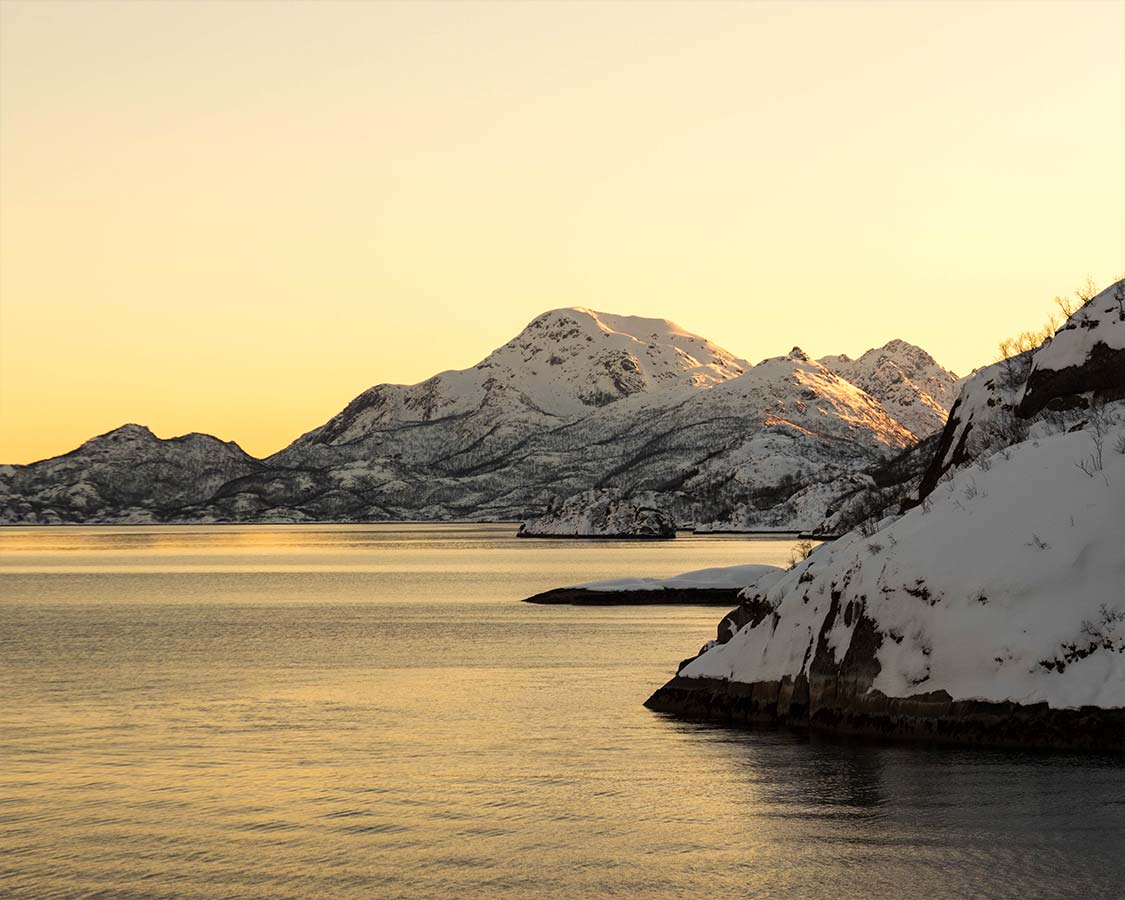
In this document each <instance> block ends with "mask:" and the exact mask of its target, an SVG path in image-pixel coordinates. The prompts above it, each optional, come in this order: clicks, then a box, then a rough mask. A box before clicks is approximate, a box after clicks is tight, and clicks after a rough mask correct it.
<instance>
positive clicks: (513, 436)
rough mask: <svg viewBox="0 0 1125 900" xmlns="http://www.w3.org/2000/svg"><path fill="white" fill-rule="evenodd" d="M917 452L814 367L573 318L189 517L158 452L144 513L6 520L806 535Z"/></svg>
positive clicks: (669, 328)
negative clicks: (715, 525)
mask: <svg viewBox="0 0 1125 900" xmlns="http://www.w3.org/2000/svg"><path fill="white" fill-rule="evenodd" d="M904 346H906V345H904ZM899 355H900V356H902V357H903V358H905V356H906V355H907V354H906V353H905V351H904V352H902V353H900V354H899ZM896 358H897V357H896ZM927 358H928V357H927ZM911 371H913V370H911ZM900 388H901V389H906V388H903V387H902V386H901V385H900ZM153 440H155V438H154V439H153ZM212 440H213V439H212ZM913 440H914V435H913V433H912V430H911V429H910V428H908V427H906V426H904V425H903V424H902V423H900V422H899V421H897V420H896V419H895V418H894V417H893V416H892V415H890V414H889V413H888V412H887V409H886V406H885V404H883V403H880V402H879V400H878V399H876V398H875V397H872V396H871V395H870V394H869V393H867V392H866V391H864V390H862V389H860V388H859V387H857V386H856V385H855V384H853V383H852V382H850V381H848V380H847V379H845V378H842V377H841V376H840V375H838V374H836V373H835V372H833V371H831V370H830V369H829V368H828V367H826V366H824V365H822V364H821V363H818V362H816V361H815V360H812V359H810V358H809V357H808V355H807V354H805V353H803V352H802V351H801V350H799V349H797V348H794V350H793V351H792V352H791V353H789V354H787V355H785V356H782V357H775V358H772V359H767V360H764V361H763V362H761V363H759V364H758V365H756V366H751V365H750V364H749V363H748V362H747V361H746V360H743V359H740V358H738V357H736V356H734V355H733V354H731V353H729V352H728V351H726V350H724V349H723V348H721V347H719V346H717V345H715V344H713V343H711V342H710V341H708V340H706V339H705V338H702V337H700V336H698V335H693V334H690V333H688V332H686V331H684V330H683V329H682V328H680V327H678V326H677V325H675V324H674V323H671V322H668V321H666V320H663V319H647V318H640V317H635V316H618V315H611V314H607V313H601V312H595V311H592V310H588V309H582V308H573V309H558V310H552V311H550V312H547V313H544V314H542V315H540V316H537V317H536V318H535V319H534V320H533V321H532V322H531V323H530V324H529V325H528V326H527V327H526V328H525V329H524V330H523V331H522V332H521V333H520V334H519V335H518V336H516V337H515V338H514V339H512V340H511V341H509V342H508V343H506V344H505V345H504V346H502V347H500V348H499V349H497V350H496V351H494V352H493V353H491V354H489V355H488V356H487V357H485V358H484V359H483V360H482V361H481V362H480V363H478V364H477V365H475V366H473V367H472V368H470V369H465V370H460V371H448V372H442V373H441V374H439V375H435V376H434V377H432V378H430V379H428V380H426V381H424V382H422V383H420V384H416V385H410V386H404V385H390V384H384V385H378V386H376V387H373V388H371V389H369V390H367V391H365V392H364V393H362V394H360V395H359V396H358V397H356V398H355V399H354V400H353V401H352V402H351V403H349V404H348V405H347V406H346V407H345V408H344V409H343V410H342V411H341V412H340V413H339V414H338V415H336V416H334V417H333V418H332V419H330V420H329V421H328V422H326V423H325V424H324V425H323V426H321V427H319V428H317V429H314V430H313V431H310V432H309V433H307V434H305V435H303V436H302V437H300V438H298V439H297V440H296V441H294V443H293V444H291V445H290V446H289V447H287V448H285V449H284V450H282V451H281V452H280V453H278V454H275V455H274V456H272V457H270V458H269V459H266V460H263V461H256V460H250V459H249V458H248V457H246V458H245V459H243V460H242V464H241V465H239V466H235V467H233V468H231V470H230V475H229V477H228V478H226V479H224V480H221V481H218V482H217V483H215V479H213V478H210V477H209V478H208V479H204V480H203V481H198V483H197V484H196V485H195V486H193V487H192V488H191V489H190V490H188V489H187V488H186V487H185V489H184V492H183V495H182V497H179V498H178V499H177V498H176V497H168V496H165V494H166V493H167V492H166V491H163V489H161V491H162V492H157V493H159V497H157V496H156V495H155V494H154V495H153V496H152V497H149V493H146V492H149V488H148V487H147V486H146V483H145V479H143V478H141V477H140V476H139V475H138V474H137V473H139V472H143V471H145V465H148V462H149V457H150V456H151V452H152V451H153V448H155V447H156V446H158V445H157V444H151V445H150V444H146V443H145V442H141V443H138V444H130V445H122V446H121V448H120V450H119V453H118V455H119V457H120V458H119V459H117V460H116V463H117V465H118V468H117V469H116V470H115V471H117V472H119V474H120V478H121V479H123V480H122V482H121V484H122V486H123V487H122V491H121V493H123V494H129V495H130V496H132V495H133V494H136V495H138V496H144V497H149V499H146V500H145V501H144V502H143V503H140V504H138V503H133V502H130V503H128V504H127V505H126V506H122V505H119V504H117V503H116V502H115V501H114V500H113V499H112V497H110V496H109V495H106V498H104V499H105V502H100V501H99V502H98V503H94V504H91V505H89V506H88V507H86V509H85V511H83V510H82V509H81V508H79V507H75V506H73V505H66V506H61V507H59V508H57V509H52V508H51V507H50V505H49V503H46V501H44V502H40V501H39V500H37V501H36V502H35V503H34V504H31V505H30V506H29V505H27V503H26V502H25V501H30V498H29V497H26V496H24V491H23V488H22V487H20V486H19V485H26V484H28V482H27V480H26V478H24V480H22V481H19V483H18V484H16V483H15V482H13V483H12V484H14V485H15V487H12V488H11V489H10V491H9V494H10V496H11V498H13V499H12V502H11V503H9V504H8V512H7V513H5V515H6V516H7V518H6V521H43V520H44V518H50V517H51V516H58V517H61V518H62V519H64V520H66V521H120V520H122V517H125V518H128V516H129V515H131V513H127V512H126V510H127V509H129V508H132V507H138V506H139V507H140V508H142V509H143V510H147V512H145V513H144V516H149V515H154V516H157V517H158V518H162V520H164V521H199V522H216V521H217V522H221V521H269V522H279V521H294V522H300V521H379V520H389V519H422V520H450V519H492V520H506V519H524V518H527V517H529V516H536V515H539V514H541V513H542V512H543V511H545V510H546V509H547V508H548V507H549V506H551V505H552V504H553V505H554V506H555V507H556V508H557V507H558V506H559V504H560V503H561V501H563V500H565V499H566V498H569V497H571V496H573V495H576V494H580V493H582V492H585V491H592V490H596V491H609V492H612V493H613V494H614V495H615V496H617V497H620V498H624V499H629V498H632V497H635V496H638V495H641V494H644V495H645V496H648V497H655V498H657V500H658V506H659V507H660V508H661V509H663V510H666V511H667V512H668V513H669V514H670V515H672V516H674V517H675V519H676V521H677V522H678V523H679V524H681V525H685V524H691V523H695V522H726V521H732V520H733V519H734V518H737V519H738V522H739V523H740V524H741V525H743V526H746V527H762V528H773V529H792V528H806V527H811V526H812V525H815V524H816V523H817V522H819V521H820V519H821V518H823V516H824V513H825V511H826V509H827V508H828V506H829V505H830V502H831V500H832V496H830V495H831V493H832V492H831V491H830V490H828V489H827V488H825V487H824V485H825V483H830V482H834V481H835V480H837V479H839V478H842V477H846V476H849V475H851V474H853V473H856V472H859V471H861V470H863V469H865V468H867V467H869V466H871V465H872V464H875V463H878V462H879V461H881V460H883V459H884V458H886V457H887V456H888V455H892V454H894V453H895V452H897V451H898V450H900V449H901V448H903V447H904V446H906V445H908V444H910V443H911V442H912V441H913ZM215 443H216V444H219V443H220V442H217V441H216V442H215ZM239 452H241V451H239ZM242 456H243V457H244V456H245V455H244V454H243V455H242ZM133 463H144V465H140V466H138V467H136V468H134V467H133ZM35 465H36V466H42V465H43V464H35ZM26 468H28V467H14V468H13V469H12V471H21V470H23V469H26ZM79 468H80V467H79ZM37 471H42V472H43V474H44V476H45V477H47V478H48V479H49V478H50V476H49V472H50V471H51V470H50V469H49V468H48V469H43V470H37ZM76 471H77V470H76ZM193 472H194V470H193V469H192V468H191V467H190V466H188V467H186V468H185V469H184V470H183V473H184V475H183V477H184V478H185V479H192V480H193V481H196V480H197V479H195V476H194V474H193ZM60 475H61V476H62V480H61V481H60V482H58V483H52V485H51V486H50V487H51V490H52V491H53V492H54V493H50V494H44V493H43V491H45V490H46V489H47V487H46V482H43V484H42V485H40V486H38V487H35V492H36V493H37V495H42V496H41V499H43V498H47V497H49V496H56V495H57V494H58V493H59V492H60V491H65V490H68V489H69V488H70V487H72V486H73V482H74V479H73V478H72V479H71V481H69V482H68V481H67V480H66V478H67V477H70V476H67V475H66V473H60ZM21 477H23V476H21ZM77 477H78V476H75V478H77ZM103 493H104V492H103ZM111 493H112V492H111ZM181 501H182V502H181ZM177 502H179V503H180V505H179V506H177V505H176V503H177ZM21 504H23V505H21ZM574 507H575V504H571V506H570V507H568V508H574Z"/></svg>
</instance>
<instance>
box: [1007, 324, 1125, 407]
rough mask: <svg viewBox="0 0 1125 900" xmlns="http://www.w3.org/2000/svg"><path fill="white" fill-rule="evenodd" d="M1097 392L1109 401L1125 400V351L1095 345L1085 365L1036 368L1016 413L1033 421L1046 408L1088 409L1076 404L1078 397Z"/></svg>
mask: <svg viewBox="0 0 1125 900" xmlns="http://www.w3.org/2000/svg"><path fill="white" fill-rule="evenodd" d="M1087 391H1094V392H1095V393H1096V394H1097V395H1100V396H1101V397H1102V399H1104V400H1106V401H1110V400H1119V399H1121V398H1122V397H1125V349H1121V350H1115V349H1112V348H1110V347H1108V346H1106V345H1105V344H1102V343H1098V344H1095V345H1094V346H1093V348H1092V349H1091V351H1090V355H1089V356H1087V357H1086V361H1085V362H1084V363H1083V364H1082V365H1078V366H1068V367H1067V368H1065V369H1035V370H1034V371H1032V373H1031V375H1030V376H1029V377H1028V379H1027V388H1026V389H1025V390H1024V395H1023V400H1021V401H1020V405H1019V407H1018V408H1017V413H1018V414H1019V415H1020V416H1021V417H1023V418H1025V419H1026V418H1030V417H1031V416H1033V415H1035V414H1036V413H1038V412H1039V411H1040V410H1043V409H1068V408H1073V407H1075V406H1078V405H1080V406H1082V407H1085V406H1086V402H1085V401H1084V400H1083V402H1081V404H1078V403H1075V400H1076V399H1078V398H1077V397H1076V395H1079V394H1083V393H1086V392H1087Z"/></svg>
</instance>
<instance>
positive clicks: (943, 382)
mask: <svg viewBox="0 0 1125 900" xmlns="http://www.w3.org/2000/svg"><path fill="white" fill-rule="evenodd" d="M820 361H821V363H822V364H823V365H825V366H827V367H828V368H829V369H831V370H832V371H833V372H835V373H836V374H837V375H839V376H841V377H842V378H846V379H847V380H848V381H850V382H851V383H852V384H854V385H856V387H860V388H863V390H865V391H867V393H869V394H870V395H871V396H872V397H874V398H875V399H876V400H878V401H879V402H880V403H882V404H883V408H884V409H886V410H887V412H888V413H890V415H892V416H893V417H894V418H895V419H897V420H898V421H899V422H900V423H901V424H903V425H904V426H906V427H907V428H909V429H910V430H911V431H912V432H914V434H915V435H917V436H918V437H919V438H924V437H926V436H927V435H930V434H933V433H934V432H935V431H940V430H941V427H942V426H943V425H944V424H945V417H946V415H948V413H949V407H950V406H952V405H953V401H954V400H955V399H956V397H957V390H958V388H959V386H960V380H959V379H958V377H957V376H956V375H954V374H953V373H952V372H950V371H949V370H948V369H946V368H943V367H942V366H940V365H939V364H938V363H937V361H936V360H935V359H934V358H933V357H932V356H930V354H928V353H927V352H926V351H925V350H923V349H922V348H921V347H916V346H914V345H913V344H908V343H907V342H906V341H899V340H895V341H891V342H889V343H887V344H885V345H884V346H882V347H876V348H875V349H873V350H868V351H867V352H866V353H864V354H863V356H861V357H860V358H859V359H851V358H850V357H848V356H846V355H841V356H825V357H824V358H823V359H821V360H820Z"/></svg>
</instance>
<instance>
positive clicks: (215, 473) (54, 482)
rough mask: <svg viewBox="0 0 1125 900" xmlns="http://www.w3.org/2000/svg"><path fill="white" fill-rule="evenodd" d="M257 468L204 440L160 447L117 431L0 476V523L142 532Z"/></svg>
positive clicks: (154, 440) (152, 438)
mask: <svg viewBox="0 0 1125 900" xmlns="http://www.w3.org/2000/svg"><path fill="white" fill-rule="evenodd" d="M260 468H261V463H260V462H258V461H257V460H255V459H254V458H253V457H251V456H249V455H247V454H246V453H245V452H243V450H242V449H241V448H240V447H239V446H238V445H237V444H235V443H233V442H224V441H220V440H218V439H217V438H213V437H211V436H210V435H206V434H187V435H184V436H182V437H176V438H171V439H168V440H163V439H161V438H158V437H157V436H156V435H154V434H153V433H152V432H151V431H149V430H148V429H147V428H144V427H143V426H141V425H123V426H122V427H120V428H117V429H115V430H113V431H110V432H108V433H106V434H103V435H99V436H98V437H95V438H91V439H90V440H88V441H87V442H86V443H84V444H83V445H82V446H81V447H79V448H78V449H76V450H73V451H71V452H70V453H67V454H65V455H63V456H56V457H53V458H52V459H45V460H42V461H40V462H36V463H31V464H30V465H26V466H4V467H3V470H2V471H0V521H4V522H8V523H18V524H62V523H68V522H100V523H129V524H146V523H149V522H153V521H161V520H162V519H163V518H164V517H165V516H166V515H168V514H169V513H172V512H173V511H176V512H178V511H182V510H184V509H189V508H190V507H192V506H193V505H195V504H199V503H202V502H203V501H206V500H210V499H211V498H212V497H213V496H214V495H215V492H216V491H217V490H218V489H219V488H220V487H221V486H222V485H224V484H227V483H229V482H230V481H231V479H236V478H239V477H242V476H244V475H248V474H249V473H251V472H254V471H256V470H258V469H260Z"/></svg>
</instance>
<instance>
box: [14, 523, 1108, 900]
mask: <svg viewBox="0 0 1125 900" xmlns="http://www.w3.org/2000/svg"><path fill="white" fill-rule="evenodd" d="M114 531H115V530H99V533H98V534H97V535H94V536H87V535H83V534H80V533H78V532H68V533H67V534H65V535H61V536H60V535H57V534H47V533H45V534H44V538H43V539H44V542H46V544H47V545H53V546H55V548H56V549H55V550H54V551H50V552H53V553H54V554H56V555H57V557H58V558H63V557H65V558H68V559H69V560H70V562H67V563H59V562H58V559H57V558H56V559H55V560H54V562H49V561H47V556H48V555H49V551H47V550H45V549H44V546H43V545H40V544H37V539H36V535H35V534H31V535H22V536H19V537H18V538H17V539H15V540H12V539H11V534H12V532H3V533H2V534H0V543H2V544H3V546H4V550H3V554H4V556H5V563H4V564H5V566H7V565H8V564H9V563H10V560H9V559H8V558H7V557H8V553H9V551H10V550H11V549H12V548H13V547H14V548H15V549H14V554H15V555H16V557H18V560H17V562H16V563H15V568H17V569H18V570H19V571H17V572H12V571H10V570H9V569H4V570H3V571H2V572H0V586H2V587H3V594H2V598H3V599H2V600H0V697H2V698H3V702H2V703H0V760H3V765H2V766H0V823H2V827H0V860H2V863H0V895H2V896H5V897H9V896H10V897H27V898H36V900H40V898H54V897H72V896H86V895H94V894H99V893H100V894H101V895H102V896H111V897H114V898H119V897H120V898H141V897H145V898H172V897H177V898H178V897H201V898H221V897H246V896H250V897H271V898H273V897H277V898H307V897H340V898H371V897H408V898H433V897H464V898H492V897H512V898H517V897H518V898H523V897H550V898H572V897H602V896H610V897H613V896H616V897H655V898H664V897H669V898H670V897H687V896H693V897H694V896H699V895H700V894H703V895H706V896H715V897H743V896H763V897H811V898H821V897H824V898H828V897H831V898H840V897H845V898H847V897H855V898H858V897H871V896H887V897H892V896H893V897H919V898H921V897H927V898H930V897H964V896H990V897H1000V896H1012V897H1017V896H1018V897H1024V896H1030V895H1037V894H1045V893H1051V892H1053V893H1054V894H1055V895H1057V896H1067V895H1071V896H1073V895H1075V894H1076V893H1078V892H1081V893H1082V894H1083V895H1084V896H1087V897H1096V896H1103V895H1105V894H1104V891H1105V888H1106V886H1107V885H1115V884H1119V883H1120V879H1121V878H1122V877H1123V876H1125V871H1123V867H1122V863H1121V860H1120V854H1119V848H1120V846H1121V845H1122V842H1123V840H1125V809H1123V807H1122V804H1121V803H1120V798H1121V797H1122V796H1125V769H1123V767H1122V765H1121V762H1120V760H1116V761H1115V760H1105V759H1096V758H1094V759H1091V758H1083V757H1067V756H1047V757H1039V756H1029V755H1021V754H1001V753H984V754H972V753H963V752H957V751H949V750H939V751H933V750H925V749H920V748H913V747H907V748H904V747H885V746H875V745H865V744H850V743H836V742H825V741H809V740H808V738H807V737H805V736H802V735H799V734H793V733H790V732H788V731H770V730H766V731H757V732H743V731H734V730H728V729H723V728H716V727H712V726H708V725H703V724H694V723H686V722H680V721H676V720H673V719H668V718H665V717H662V716H659V715H655V714H652V713H650V712H648V711H647V710H645V709H644V708H643V707H642V706H641V702H642V701H643V700H644V698H645V697H646V696H647V694H648V693H649V692H650V691H651V690H652V689H653V688H655V687H656V686H657V685H659V684H660V683H661V682H662V681H663V680H664V679H665V678H666V677H667V676H668V675H669V674H670V673H671V672H672V671H674V669H675V664H676V662H677V661H678V660H679V659H680V658H682V657H683V656H685V655H688V654H690V653H691V652H693V651H694V650H695V649H696V648H697V647H698V645H699V644H700V643H702V642H703V641H704V640H705V639H707V638H709V637H710V636H711V635H712V634H713V630H714V626H715V623H716V620H717V619H718V617H719V615H720V614H721V610H716V609H714V608H691V607H681V608H648V609H646V608H635V607H634V608H593V609H582V608H573V607H534V606H529V605H527V604H520V603H518V602H514V601H515V600H516V599H517V598H518V597H521V596H524V595H526V594H529V593H533V592H535V591H537V590H541V589H542V588H543V587H546V586H550V585H552V584H558V583H565V582H567V581H570V582H573V581H577V580H581V579H583V578H587V577H590V578H593V577H603V576H604V577H608V575H610V574H641V573H643V572H644V571H645V569H644V568H641V567H649V569H648V571H653V570H655V571H658V572H659V571H667V572H669V573H670V572H674V571H678V570H682V569H688V568H692V567H698V566H702V565H714V564H723V563H736V562H747V561H761V560H760V558H759V557H760V556H761V555H769V554H775V555H777V554H780V555H782V556H783V557H787V555H788V552H789V543H788V542H777V541H746V540H742V541H733V540H718V539H711V540H698V541H688V542H684V544H683V545H680V544H676V543H663V544H656V545H648V546H647V547H639V546H638V545H627V546H626V545H605V544H601V545H595V546H591V547H577V546H575V545H573V544H570V543H568V542H562V543H557V544H545V543H543V542H515V541H514V540H513V539H511V538H510V530H508V531H507V532H501V531H499V530H498V529H490V528H487V527H486V528H482V529H475V528H466V529H437V530H435V531H434V532H431V533H425V529H423V530H422V531H421V532H419V531H418V530H412V529H406V530H405V534H404V533H400V532H394V531H393V530H391V529H388V530H387V531H388V533H387V534H385V535H383V537H382V538H380V537H379V535H378V534H377V533H376V534H375V535H374V536H372V534H370V533H367V532H365V531H362V530H361V531H360V532H359V533H358V535H357V533H356V532H354V531H352V530H342V531H341V532H340V533H338V534H335V535H334V534H333V531H332V530H331V529H328V530H324V529H316V530H311V531H310V532H308V533H304V534H302V533H298V532H299V530H294V531H281V532H280V533H279V532H278V531H277V530H272V529H271V530H268V531H265V532H263V534H261V535H258V534H257V533H256V532H254V531H252V530H251V531H250V532H249V534H247V533H245V532H243V533H238V532H235V531H230V532H228V531H227V530H225V529H223V530H220V531H218V532H217V533H216V532H214V530H212V532H208V533H206V534H204V535H201V534H198V533H189V534H187V535H184V536H181V535H179V534H176V533H174V532H158V533H156V534H155V535H154V534H152V533H148V532H142V533H140V534H139V535H134V534H131V533H123V534H114V533H113V532H114ZM375 532H378V529H376V530H375ZM326 535H327V536H326ZM10 541H11V542H10ZM52 542H55V543H54V544H52ZM356 544H359V545H362V547H363V549H362V550H356V549H354V546H355V545H356ZM411 545H413V546H411ZM101 546H114V547H116V548H117V550H116V552H118V553H119V554H120V555H119V556H118V557H115V558H109V557H104V556H102V555H101V554H100V550H98V549H96V548H99V547H101ZM357 553H368V554H370V555H371V556H372V557H373V559H372V560H369V561H362V562H358V563H356V564H355V567H351V568H347V569H342V570H340V571H335V572H327V571H323V570H308V571H304V572H301V571H296V570H294V569H293V568H292V566H293V565H296V567H297V569H299V568H300V566H302V565H308V564H310V560H314V559H319V560H321V561H323V560H324V558H325V557H327V558H329V559H331V560H332V561H333V562H331V563H328V565H336V564H338V563H337V562H336V560H338V559H348V558H351V557H352V556H353V555H356V554H357ZM32 554H41V555H40V556H38V557H33V556H32ZM294 556H296V557H298V559H299V560H300V561H299V562H298V563H296V564H294V563H293V562H292V559H293V557H294ZM74 557H79V558H81V560H82V562H81V563H79V564H75V563H74V562H73V559H74ZM689 557H693V558H694V560H695V561H694V562H693V561H691V560H690V559H689ZM89 558H94V559H99V560H101V562H100V563H99V564H98V565H96V566H95V565H92V564H91V563H88V562H87V560H88V559H89ZM146 558H147V559H148V560H149V561H148V562H145V561H144V560H145V559H146ZM185 558H186V559H188V560H189V562H188V564H187V568H188V570H189V571H187V572H186V573H182V574H174V575H170V574H168V573H167V572H166V571H164V569H163V567H166V566H168V565H170V564H171V563H170V562H169V561H170V560H176V559H178V560H183V559H185ZM232 558H239V559H241V560H242V563H241V564H242V565H244V566H245V567H246V569H247V571H241V572H230V571H225V570H223V569H222V568H221V566H226V565H231V563H230V560H231V559H232ZM442 558H444V559H445V560H446V568H445V570H444V573H443V575H442V576H441V577H440V578H439V577H435V574H434V571H433V567H434V566H435V561H434V560H435V559H442ZM154 559H155V562H153V560H154ZM216 559H220V560H222V562H221V563H216ZM34 560H38V562H35V561H34ZM39 563H42V565H41V568H40V569H39V570H38V572H37V573H33V572H28V571H25V570H26V569H28V568H34V566H35V565H37V564H39ZM282 565H285V566H287V568H284V569H282V568H279V567H280V566H282ZM67 566H70V567H71V568H70V569H68V568H66V567H67ZM217 566H218V568H217ZM255 566H256V567H257V568H254V567H255ZM87 567H89V568H87ZM356 567H358V568H356ZM380 567H382V568H380ZM634 567H637V568H634ZM470 568H471V569H472V570H471V571H470ZM544 582H546V583H544Z"/></svg>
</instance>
